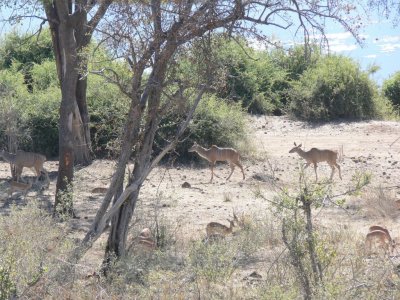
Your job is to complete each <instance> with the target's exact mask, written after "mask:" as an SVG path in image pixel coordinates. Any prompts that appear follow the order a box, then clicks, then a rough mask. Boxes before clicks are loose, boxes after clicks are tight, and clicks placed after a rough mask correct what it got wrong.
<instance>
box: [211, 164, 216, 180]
mask: <svg viewBox="0 0 400 300" xmlns="http://www.w3.org/2000/svg"><path fill="white" fill-rule="evenodd" d="M214 164H215V162H211V165H210V167H211V179H210V183H212V181H213V177H214Z"/></svg>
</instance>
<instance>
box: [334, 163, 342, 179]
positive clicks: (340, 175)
mask: <svg viewBox="0 0 400 300" xmlns="http://www.w3.org/2000/svg"><path fill="white" fill-rule="evenodd" d="M335 166H336V168H337V169H338V170H339V178H340V180H342V174H341V172H340V166H339V165H338V164H337V163H335Z"/></svg>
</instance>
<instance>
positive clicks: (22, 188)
mask: <svg viewBox="0 0 400 300" xmlns="http://www.w3.org/2000/svg"><path fill="white" fill-rule="evenodd" d="M31 187H32V181H31V180H29V183H22V182H18V181H11V183H10V188H9V190H8V197H11V196H12V194H13V193H14V192H23V193H24V196H26V194H27V193H28V190H29V189H30V188H31Z"/></svg>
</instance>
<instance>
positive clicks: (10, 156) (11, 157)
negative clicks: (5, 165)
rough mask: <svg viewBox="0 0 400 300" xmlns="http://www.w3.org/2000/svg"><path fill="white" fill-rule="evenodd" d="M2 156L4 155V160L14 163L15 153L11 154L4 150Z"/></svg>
mask: <svg viewBox="0 0 400 300" xmlns="http://www.w3.org/2000/svg"><path fill="white" fill-rule="evenodd" d="M0 156H1V157H3V159H4V160H6V161H8V162H10V163H14V162H15V154H11V153H8V152H3V153H2V154H0Z"/></svg>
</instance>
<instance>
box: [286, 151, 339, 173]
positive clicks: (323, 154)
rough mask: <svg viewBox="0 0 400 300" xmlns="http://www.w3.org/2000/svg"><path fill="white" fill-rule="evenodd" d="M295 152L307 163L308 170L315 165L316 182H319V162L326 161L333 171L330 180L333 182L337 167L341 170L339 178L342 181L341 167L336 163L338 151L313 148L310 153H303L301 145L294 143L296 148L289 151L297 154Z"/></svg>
mask: <svg viewBox="0 0 400 300" xmlns="http://www.w3.org/2000/svg"><path fill="white" fill-rule="evenodd" d="M295 152H296V153H297V154H298V155H300V156H301V157H302V158H304V159H305V160H306V161H307V163H306V166H305V168H307V167H308V166H309V165H310V164H313V165H314V171H315V181H318V175H317V164H318V163H319V162H324V161H326V162H327V163H328V164H329V166H330V167H331V169H332V173H331V178H330V180H332V178H333V174H334V172H335V167H336V168H337V169H338V170H339V178H340V179H342V174H341V172H340V166H339V165H338V163H337V162H336V160H337V158H338V153H337V152H336V151H333V150H320V149H317V148H311V149H310V150H308V151H303V150H302V149H301V144H300V145H296V143H294V147H293V148H292V149H291V150H290V151H289V153H295Z"/></svg>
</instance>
